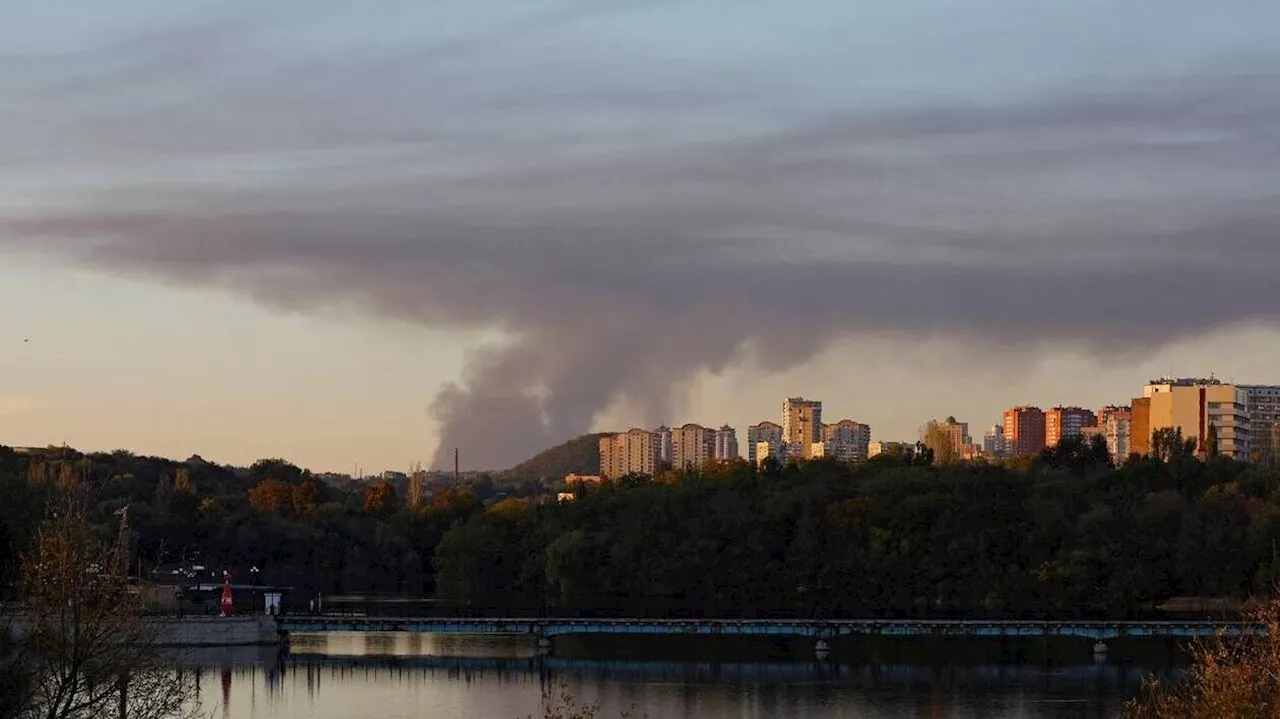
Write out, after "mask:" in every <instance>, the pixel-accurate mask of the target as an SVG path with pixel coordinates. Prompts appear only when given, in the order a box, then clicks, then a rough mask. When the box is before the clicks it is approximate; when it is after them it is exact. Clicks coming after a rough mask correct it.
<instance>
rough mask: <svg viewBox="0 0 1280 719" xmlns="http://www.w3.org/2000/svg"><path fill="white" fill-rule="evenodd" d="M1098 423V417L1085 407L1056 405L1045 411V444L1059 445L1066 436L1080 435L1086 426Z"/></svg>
mask: <svg viewBox="0 0 1280 719" xmlns="http://www.w3.org/2000/svg"><path fill="white" fill-rule="evenodd" d="M1097 424H1098V418H1097V417H1096V416H1094V414H1093V412H1090V411H1089V410H1087V409H1084V408H1083V407H1054V408H1053V409H1050V410H1046V411H1045V413H1044V444H1045V446H1046V447H1057V446H1058V444H1060V443H1061V442H1062V440H1063V438H1065V437H1079V436H1080V431H1081V430H1082V429H1084V428H1085V427H1093V426H1095V425H1097Z"/></svg>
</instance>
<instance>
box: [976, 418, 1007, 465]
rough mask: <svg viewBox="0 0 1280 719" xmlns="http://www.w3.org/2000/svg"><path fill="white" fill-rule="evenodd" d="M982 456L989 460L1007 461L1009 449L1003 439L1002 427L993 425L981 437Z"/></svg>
mask: <svg viewBox="0 0 1280 719" xmlns="http://www.w3.org/2000/svg"><path fill="white" fill-rule="evenodd" d="M982 454H983V456H985V457H988V458H990V459H1008V457H1009V448H1008V446H1007V445H1006V443H1005V439H1004V425H1000V424H993V425H991V426H990V427H988V428H987V432H986V434H984V435H983V436H982Z"/></svg>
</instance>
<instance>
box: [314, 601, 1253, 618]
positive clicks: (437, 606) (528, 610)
mask: <svg viewBox="0 0 1280 719" xmlns="http://www.w3.org/2000/svg"><path fill="white" fill-rule="evenodd" d="M319 606H320V609H318V610H316V612H315V613H317V614H323V615H326V616H334V617H370V618H423V619H432V618H435V619H474V618H491V619H548V618H556V619H582V620H593V619H605V620H607V619H641V620H700V619H742V620H778V621H788V620H808V621H852V620H865V619H880V620H908V621H909V620H968V621H1010V620H1018V621H1042V622H1140V621H1189V622H1203V621H1213V622H1237V621H1241V620H1243V619H1244V617H1242V616H1241V615H1240V614H1239V613H1226V612H1213V613H1209V612H1167V611H1165V612H1162V611H1150V610H1148V611H1125V612H1104V611H1088V610H1078V611H1056V612H1050V611H1042V612H1000V611H976V610H948V611H938V610H935V611H927V612H926V611H920V612H900V611H893V610H886V609H878V610H877V609H866V608H860V607H859V608H854V607H849V608H837V609H832V610H824V611H814V610H788V609H766V610H760V609H746V610H744V609H733V608H723V607H686V606H662V607H654V606H643V605H642V606H618V607H598V608H582V607H548V606H513V605H485V604H456V603H448V602H441V601H438V600H434V599H424V598H412V597H406V598H374V597H364V598H341V599H339V598H334V597H324V598H323V600H322V602H321V604H320V605H319ZM298 613H303V612H298Z"/></svg>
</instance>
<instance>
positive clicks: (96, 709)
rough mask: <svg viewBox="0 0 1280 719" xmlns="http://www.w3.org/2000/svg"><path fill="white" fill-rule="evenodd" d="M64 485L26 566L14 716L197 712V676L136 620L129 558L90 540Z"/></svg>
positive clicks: (156, 718) (79, 503) (73, 495)
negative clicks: (185, 670) (176, 665)
mask: <svg viewBox="0 0 1280 719" xmlns="http://www.w3.org/2000/svg"><path fill="white" fill-rule="evenodd" d="M81 497H82V492H81V490H80V489H79V488H76V487H70V488H68V490H67V493H66V497H65V498H64V500H63V501H62V502H61V504H60V505H59V506H58V508H57V511H56V512H55V513H54V514H53V515H52V517H51V518H50V519H49V520H48V521H46V522H45V524H44V525H43V526H42V527H41V528H40V530H39V532H38V533H37V536H36V544H35V548H34V549H33V550H32V551H31V553H30V554H29V555H27V556H26V557H25V559H24V562H23V581H22V602H21V607H22V616H23V621H24V626H23V627H22V628H21V630H20V632H19V635H20V636H19V637H18V639H17V646H16V650H15V653H16V655H17V656H18V657H19V659H18V660H17V665H18V666H19V667H20V668H21V671H20V672H19V674H18V676H19V678H20V680H21V681H20V683H19V686H20V688H21V689H22V690H23V691H22V692H21V694H20V695H19V696H18V697H17V698H16V699H11V701H12V702H13V704H14V715H15V716H17V717H23V718H25V717H30V718H32V719H34V718H35V717H43V718H44V719H97V718H98V717H106V716H117V717H121V718H122V719H123V718H124V717H131V718H132V719H162V718H163V717H176V716H184V715H192V716H193V715H194V714H193V712H194V704H195V702H194V700H195V684H194V677H192V676H184V675H183V674H182V673H181V672H180V671H178V670H177V669H176V668H174V667H173V666H171V664H170V662H169V661H168V660H167V659H166V658H165V657H164V655H163V654H162V653H161V651H160V648H159V646H158V645H157V635H156V625H154V624H152V623H150V622H148V621H147V620H146V619H145V618H144V617H143V616H142V599H141V595H140V593H138V592H136V591H133V588H132V587H131V586H130V584H129V581H128V578H127V577H126V576H125V572H124V568H125V567H127V566H128V562H129V560H128V556H127V554H126V553H124V552H122V547H119V546H117V547H115V548H113V547H112V546H111V545H110V543H108V542H104V541H102V540H101V539H99V537H98V536H97V535H96V534H95V531H94V528H93V527H92V525H90V523H89V522H88V520H87V518H86V513H85V509H84V501H83V500H82V499H81Z"/></svg>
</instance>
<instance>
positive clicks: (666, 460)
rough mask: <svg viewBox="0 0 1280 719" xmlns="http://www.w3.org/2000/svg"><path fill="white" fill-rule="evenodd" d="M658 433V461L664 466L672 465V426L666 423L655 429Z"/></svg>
mask: <svg viewBox="0 0 1280 719" xmlns="http://www.w3.org/2000/svg"><path fill="white" fill-rule="evenodd" d="M654 431H655V432H657V433H658V462H659V463H660V464H661V465H662V466H664V467H670V466H671V454H672V452H673V451H674V450H673V448H672V446H671V428H670V427H668V426H666V425H665V424H664V425H662V426H661V427H659V428H658V429H656V430H654Z"/></svg>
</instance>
